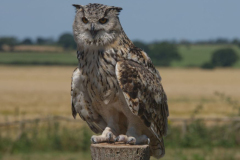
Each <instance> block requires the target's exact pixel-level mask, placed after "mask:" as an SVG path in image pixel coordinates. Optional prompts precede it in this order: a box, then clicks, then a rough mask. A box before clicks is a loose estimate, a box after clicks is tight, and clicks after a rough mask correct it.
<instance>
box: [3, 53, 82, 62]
mask: <svg viewBox="0 0 240 160" xmlns="http://www.w3.org/2000/svg"><path fill="white" fill-rule="evenodd" d="M77 63H78V62H77V58H76V54H75V53H73V52H72V51H71V52H69V53H68V52H60V53H55V52H53V53H52V52H49V53H47V52H39V53H33V52H2V53H0V64H11V65H77Z"/></svg>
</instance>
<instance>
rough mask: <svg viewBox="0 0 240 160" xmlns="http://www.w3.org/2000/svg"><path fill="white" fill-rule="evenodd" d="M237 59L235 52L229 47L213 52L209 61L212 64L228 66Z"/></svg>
mask: <svg viewBox="0 0 240 160" xmlns="http://www.w3.org/2000/svg"><path fill="white" fill-rule="evenodd" d="M237 60H238V56H237V53H236V52H235V51H234V50H233V49H231V48H225V49H220V50H217V51H215V52H214V53H213V55H212V58H211V63H212V64H213V66H220V67H229V66H232V65H233V64H234V63H235V62H237Z"/></svg>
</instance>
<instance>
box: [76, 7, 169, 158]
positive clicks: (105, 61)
mask: <svg viewBox="0 0 240 160" xmlns="http://www.w3.org/2000/svg"><path fill="white" fill-rule="evenodd" d="M74 6H75V7H76V9H77V11H76V17H75V21H74V24H73V32H74V37H75V41H76V43H77V46H78V51H77V58H78V61H79V65H78V68H77V69H76V70H75V71H74V72H73V76H72V85H71V95H72V114H73V116H74V117H75V116H76V114H77V113H78V114H79V115H80V117H81V118H82V119H83V120H84V121H86V122H87V123H88V125H89V127H90V128H91V129H92V130H93V131H94V132H95V133H101V132H102V135H100V136H93V137H92V138H91V140H92V142H93V143H101V142H105V141H114V138H116V137H117V138H116V140H117V141H122V142H126V143H129V144H146V143H149V139H150V148H151V154H152V155H153V156H155V157H157V158H160V157H162V156H163V155H164V153H165V151H164V143H163V139H162V138H163V136H164V135H166V133H167V117H168V115H169V111H168V105H167V96H166V94H165V92H164V90H163V87H162V84H161V77H160V75H159V73H158V71H157V70H156V69H155V67H154V66H153V64H152V62H151V60H150V58H149V57H148V56H147V54H146V53H145V52H144V51H142V50H141V49H140V48H137V47H135V46H134V44H133V43H132V42H131V41H130V40H129V38H128V37H127V36H126V34H125V33H124V31H123V29H122V27H121V25H120V22H119V18H118V14H119V12H120V10H121V8H119V7H113V6H105V5H102V4H89V5H87V6H81V5H74ZM83 18H84V20H83ZM100 19H103V20H106V23H104V24H102V21H100ZM124 135H127V136H124ZM126 137H127V138H126Z"/></svg>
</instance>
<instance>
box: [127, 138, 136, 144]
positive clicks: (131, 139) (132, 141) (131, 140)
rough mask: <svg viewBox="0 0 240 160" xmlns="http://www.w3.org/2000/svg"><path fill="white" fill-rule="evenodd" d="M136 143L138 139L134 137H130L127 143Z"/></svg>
mask: <svg viewBox="0 0 240 160" xmlns="http://www.w3.org/2000/svg"><path fill="white" fill-rule="evenodd" d="M135 143H136V139H135V138H134V137H129V138H128V141H127V144H131V145H134V144H135Z"/></svg>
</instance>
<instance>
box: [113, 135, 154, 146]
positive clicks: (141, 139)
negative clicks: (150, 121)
mask: <svg viewBox="0 0 240 160" xmlns="http://www.w3.org/2000/svg"><path fill="white" fill-rule="evenodd" d="M115 142H123V143H125V144H131V145H135V144H149V143H150V139H149V138H148V137H147V136H146V135H142V136H139V137H137V138H135V137H132V136H129V137H128V136H127V135H122V134H121V135H119V136H118V137H116V139H115Z"/></svg>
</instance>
